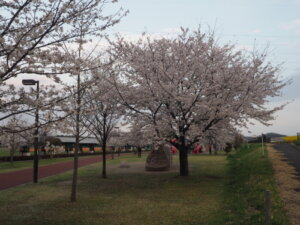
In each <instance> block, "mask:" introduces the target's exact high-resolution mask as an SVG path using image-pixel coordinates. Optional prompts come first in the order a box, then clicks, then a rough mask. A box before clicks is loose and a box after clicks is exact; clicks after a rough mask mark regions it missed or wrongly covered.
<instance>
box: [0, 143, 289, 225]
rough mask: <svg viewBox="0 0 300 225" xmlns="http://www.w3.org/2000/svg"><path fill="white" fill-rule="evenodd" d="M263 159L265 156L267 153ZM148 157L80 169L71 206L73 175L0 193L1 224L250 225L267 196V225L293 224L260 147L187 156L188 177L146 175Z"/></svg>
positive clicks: (257, 221) (261, 211)
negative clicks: (105, 169) (269, 205)
mask: <svg viewBox="0 0 300 225" xmlns="http://www.w3.org/2000/svg"><path fill="white" fill-rule="evenodd" d="M266 154H267V153H266ZM144 162H145V156H143V157H142V158H137V157H136V156H124V157H121V158H119V159H117V158H116V159H114V160H109V161H108V178H107V179H102V178H101V176H100V174H101V164H100V163H96V164H92V165H89V166H85V167H82V168H80V169H79V182H78V199H77V202H75V203H71V202H70V190H71V177H72V172H71V171H69V172H66V173H62V174H59V175H55V176H52V177H48V178H44V179H41V180H40V182H39V184H35V185H34V184H25V185H21V186H18V187H15V188H10V189H7V190H3V191H0V209H1V214H0V221H1V224H2V225H12V224H14V225H18V224H20V225H21V224H22V225H28V224H39V225H40V224H41V225H42V224H53V225H54V224H56V225H57V224H58V225H60V224H64V225H68V224H70V225H71V224H72V225H73V224H75V225H76V224H78V225H94V224H95V225H96V224H97V225H102V224H103V225H127V224H128V225H129V224H130V225H135V224H136V225H148V224H149V225H150V224H151V225H156V224H157V225H158V224H168V225H176V224H184V225H200V224H205V225H219V224H232V225H239V224H241V225H247V224H249V225H250V224H251V225H255V224H260V225H261V224H263V222H264V194H265V190H270V191H271V200H272V218H271V220H272V224H278V225H285V224H291V222H290V220H289V218H288V216H287V212H286V210H285V209H284V204H283V202H282V200H281V198H280V195H279V192H278V188H277V185H276V180H275V178H274V170H273V167H272V164H271V161H270V160H269V158H268V157H266V155H265V156H262V154H261V149H260V147H259V146H256V145H252V146H250V147H244V148H242V149H241V150H240V151H237V152H235V153H232V154H230V155H229V156H227V155H225V154H219V155H195V156H191V157H189V162H190V176H189V177H180V176H178V158H177V157H176V156H175V157H174V160H173V164H174V166H173V168H172V170H171V171H169V172H145V171H144Z"/></svg>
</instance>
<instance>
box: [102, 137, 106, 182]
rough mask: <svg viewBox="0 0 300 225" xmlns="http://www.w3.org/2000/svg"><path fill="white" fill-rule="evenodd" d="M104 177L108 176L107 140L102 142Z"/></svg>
mask: <svg viewBox="0 0 300 225" xmlns="http://www.w3.org/2000/svg"><path fill="white" fill-rule="evenodd" d="M102 178H107V176H106V142H105V141H103V144H102Z"/></svg>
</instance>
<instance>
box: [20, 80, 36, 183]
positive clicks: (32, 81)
mask: <svg viewBox="0 0 300 225" xmlns="http://www.w3.org/2000/svg"><path fill="white" fill-rule="evenodd" d="M22 84H23V85H36V110H35V132H34V159H33V183H37V182H38V163H39V159H38V134H39V107H38V100H39V93H40V82H39V81H38V80H32V79H26V80H22Z"/></svg>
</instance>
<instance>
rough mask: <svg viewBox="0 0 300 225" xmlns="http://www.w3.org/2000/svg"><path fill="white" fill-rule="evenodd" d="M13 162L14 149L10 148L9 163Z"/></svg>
mask: <svg viewBox="0 0 300 225" xmlns="http://www.w3.org/2000/svg"><path fill="white" fill-rule="evenodd" d="M13 163H14V150H10V164H13Z"/></svg>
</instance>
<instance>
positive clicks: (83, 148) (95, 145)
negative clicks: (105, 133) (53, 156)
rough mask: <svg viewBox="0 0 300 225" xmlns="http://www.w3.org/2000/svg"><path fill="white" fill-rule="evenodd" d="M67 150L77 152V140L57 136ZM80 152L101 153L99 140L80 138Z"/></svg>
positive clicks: (71, 137)
mask: <svg viewBox="0 0 300 225" xmlns="http://www.w3.org/2000/svg"><path fill="white" fill-rule="evenodd" d="M56 138H58V139H59V140H60V141H61V143H62V145H63V146H64V148H65V151H66V152H69V151H74V150H75V143H76V138H75V137H74V136H56ZM79 147H80V152H89V151H101V150H102V148H101V147H100V145H99V142H98V140H97V139H96V138H95V137H85V138H80V141H79Z"/></svg>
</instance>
